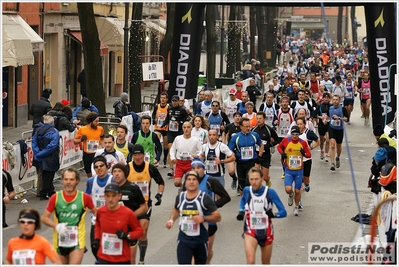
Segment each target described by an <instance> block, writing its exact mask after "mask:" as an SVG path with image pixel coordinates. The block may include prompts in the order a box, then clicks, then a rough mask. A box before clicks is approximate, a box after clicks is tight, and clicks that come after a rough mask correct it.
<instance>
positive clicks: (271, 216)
mask: <svg viewBox="0 0 399 267" xmlns="http://www.w3.org/2000/svg"><path fill="white" fill-rule="evenodd" d="M266 214H267V216H268V217H269V218H274V217H276V216H274V213H273V211H272V210H271V209H269V210H267V211H266Z"/></svg>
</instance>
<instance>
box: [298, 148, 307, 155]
mask: <svg viewBox="0 0 399 267" xmlns="http://www.w3.org/2000/svg"><path fill="white" fill-rule="evenodd" d="M299 152H301V154H302V156H305V155H306V153H305V150H303V148H301V149H300V150H299Z"/></svg>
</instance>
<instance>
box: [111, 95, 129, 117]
mask: <svg viewBox="0 0 399 267" xmlns="http://www.w3.org/2000/svg"><path fill="white" fill-rule="evenodd" d="M113 108H114V111H115V112H114V113H115V117H118V118H120V119H122V117H123V116H126V115H129V111H130V104H129V95H128V94H127V93H122V94H121V99H118V100H117V101H116V102H115V103H114V105H113Z"/></svg>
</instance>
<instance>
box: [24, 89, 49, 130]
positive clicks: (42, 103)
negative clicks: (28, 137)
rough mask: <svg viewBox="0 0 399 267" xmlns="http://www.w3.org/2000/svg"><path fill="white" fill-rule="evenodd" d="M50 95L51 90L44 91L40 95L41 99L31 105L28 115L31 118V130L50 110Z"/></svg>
mask: <svg viewBox="0 0 399 267" xmlns="http://www.w3.org/2000/svg"><path fill="white" fill-rule="evenodd" d="M51 93H52V90H51V89H44V90H43V92H42V94H41V98H40V99H39V100H37V101H36V102H35V103H33V104H32V106H31V107H30V109H29V114H30V115H32V116H33V123H32V128H34V127H35V125H36V124H38V123H39V122H41V121H42V117H43V115H44V114H47V112H49V111H50V110H51V104H50V100H49V98H50V95H51Z"/></svg>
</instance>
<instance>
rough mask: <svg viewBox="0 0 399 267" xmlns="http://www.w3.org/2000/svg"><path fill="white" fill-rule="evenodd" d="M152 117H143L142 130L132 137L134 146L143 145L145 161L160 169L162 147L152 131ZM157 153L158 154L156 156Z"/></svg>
mask: <svg viewBox="0 0 399 267" xmlns="http://www.w3.org/2000/svg"><path fill="white" fill-rule="evenodd" d="M150 127H151V117H150V116H148V115H143V116H142V117H141V130H139V131H137V132H135V133H134V134H133V137H132V143H133V144H139V145H142V146H143V148H144V152H145V153H144V154H145V156H144V160H145V162H149V163H151V164H153V165H154V166H156V167H158V165H159V160H160V159H161V155H162V145H161V142H160V141H159V138H158V136H157V135H156V134H155V133H153V132H152V131H151V130H150ZM155 151H156V152H157V153H156V154H155Z"/></svg>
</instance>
